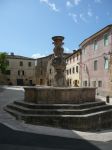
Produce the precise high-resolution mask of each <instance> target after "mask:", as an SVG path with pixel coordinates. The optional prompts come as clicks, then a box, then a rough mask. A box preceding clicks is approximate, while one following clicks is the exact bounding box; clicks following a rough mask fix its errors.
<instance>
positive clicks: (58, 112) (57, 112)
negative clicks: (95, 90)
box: [7, 103, 112, 115]
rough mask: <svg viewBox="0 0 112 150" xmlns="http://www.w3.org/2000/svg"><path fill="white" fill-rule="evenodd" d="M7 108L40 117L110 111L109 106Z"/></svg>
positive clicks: (111, 107)
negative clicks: (84, 107)
mask: <svg viewBox="0 0 112 150" xmlns="http://www.w3.org/2000/svg"><path fill="white" fill-rule="evenodd" d="M7 107H8V108H10V109H13V110H17V111H19V112H22V113H25V114H40V115H44V114H47V115H50V114H51V115H83V114H89V113H94V112H99V111H103V110H109V109H112V106H111V105H101V106H94V107H92V108H86V109H30V108H26V107H23V106H20V105H16V104H13V103H12V104H10V105H7Z"/></svg>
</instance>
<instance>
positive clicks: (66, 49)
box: [63, 46, 71, 53]
mask: <svg viewBox="0 0 112 150" xmlns="http://www.w3.org/2000/svg"><path fill="white" fill-rule="evenodd" d="M63 48H64V51H65V53H71V50H70V49H69V48H68V47H65V46H64V47H63Z"/></svg>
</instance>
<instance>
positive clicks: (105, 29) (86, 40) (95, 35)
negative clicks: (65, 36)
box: [79, 24, 112, 46]
mask: <svg viewBox="0 0 112 150" xmlns="http://www.w3.org/2000/svg"><path fill="white" fill-rule="evenodd" d="M111 27H112V24H110V25H107V26H106V27H104V28H103V29H101V30H99V31H98V32H96V33H94V34H93V35H91V36H90V37H88V38H86V39H85V40H84V41H82V42H81V43H80V44H79V46H81V45H84V44H86V43H87V42H88V41H90V40H91V39H93V38H96V37H97V36H98V35H100V34H101V33H104V32H106V31H107V30H109V29H110V28H111Z"/></svg>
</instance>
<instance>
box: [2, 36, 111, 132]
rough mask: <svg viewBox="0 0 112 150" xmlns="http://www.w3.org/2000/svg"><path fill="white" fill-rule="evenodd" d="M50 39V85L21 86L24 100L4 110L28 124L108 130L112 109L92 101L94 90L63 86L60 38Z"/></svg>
mask: <svg viewBox="0 0 112 150" xmlns="http://www.w3.org/2000/svg"><path fill="white" fill-rule="evenodd" d="M52 40H53V44H54V49H53V51H54V58H53V59H52V65H53V67H54V69H55V72H56V73H55V77H54V86H35V87H31V86H30V87H25V88H24V89H25V96H24V100H19V101H14V102H13V103H12V104H9V105H7V106H6V107H5V108H4V109H5V110H6V111H7V112H9V113H11V114H12V115H14V116H15V117H16V119H20V120H24V121H25V123H29V124H36V125H47V126H52V127H60V128H68V129H77V130H91V129H92V130H93V129H100V128H108V127H112V119H111V118H112V106H110V105H106V104H105V102H102V101H97V100H96V99H95V90H96V89H95V88H90V87H87V88H81V87H77V88H70V87H67V86H66V80H65V73H64V71H65V68H66V62H65V59H64V57H63V52H64V49H63V47H62V45H63V44H64V43H63V40H64V37H62V36H55V37H52Z"/></svg>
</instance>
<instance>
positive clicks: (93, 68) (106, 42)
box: [80, 25, 112, 96]
mask: <svg viewBox="0 0 112 150" xmlns="http://www.w3.org/2000/svg"><path fill="white" fill-rule="evenodd" d="M80 48H81V49H82V60H81V61H82V62H80V68H81V80H82V86H84V87H86V86H92V87H97V94H100V95H104V96H107V95H109V96H112V25H108V26H106V27H105V28H103V29H101V30H100V31H98V32H97V33H95V34H93V35H92V36H90V37H88V38H87V39H85V40H84V41H83V42H82V43H81V44H80Z"/></svg>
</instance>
